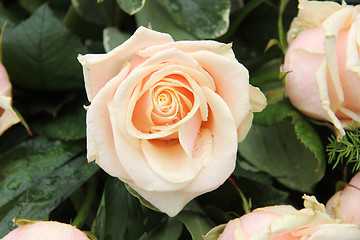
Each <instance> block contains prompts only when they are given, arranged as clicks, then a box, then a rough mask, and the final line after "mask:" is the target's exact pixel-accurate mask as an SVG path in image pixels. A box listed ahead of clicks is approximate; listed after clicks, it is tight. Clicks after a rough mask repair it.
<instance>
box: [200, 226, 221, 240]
mask: <svg viewBox="0 0 360 240" xmlns="http://www.w3.org/2000/svg"><path fill="white" fill-rule="evenodd" d="M225 227H226V224H221V225H219V226H216V227H214V228H213V229H211V230H210V231H209V232H208V233H207V234H206V235H205V236H204V240H217V239H218V238H219V235H220V234H221V233H222V232H223V231H224V229H225Z"/></svg>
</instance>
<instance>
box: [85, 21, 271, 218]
mask: <svg viewBox="0 0 360 240" xmlns="http://www.w3.org/2000/svg"><path fill="white" fill-rule="evenodd" d="M78 59H79V61H80V63H81V64H82V65H83V70H84V77H85V86H86V92H87V95H88V99H89V101H90V102H91V104H90V106H89V107H88V110H87V150H88V153H87V156H88V160H89V161H94V160H96V162H97V163H98V164H99V165H100V167H102V168H103V169H104V170H105V171H106V172H107V173H109V174H110V175H112V176H115V177H118V178H119V179H120V180H122V181H124V182H126V183H128V184H129V185H130V186H131V187H132V188H133V189H134V190H135V191H137V192H138V193H139V194H140V195H141V196H142V197H143V198H145V199H146V200H147V201H149V202H150V203H151V204H153V205H154V206H155V207H157V208H158V209H159V210H161V211H163V212H165V213H167V214H168V215H170V216H174V215H176V214H177V213H178V212H179V211H181V209H182V208H183V207H184V205H185V204H186V203H188V202H189V201H190V200H191V199H193V198H195V197H196V196H198V195H200V194H203V193H206V192H208V191H212V190H214V189H216V188H217V187H219V186H220V185H221V184H222V183H223V182H224V181H225V180H226V179H227V178H228V177H229V176H230V174H231V173H232V171H233V170H234V167H235V158H236V152H237V144H238V140H239V141H241V140H242V139H243V138H244V137H245V136H246V134H247V132H248V130H249V128H250V126H251V123H252V116H253V114H252V112H253V111H261V110H262V109H263V108H264V107H265V105H266V98H265V97H264V95H263V94H262V93H261V92H260V90H259V89H257V88H254V87H252V86H250V85H249V82H248V80H249V75H248V71H247V69H246V68H245V67H244V66H243V65H241V64H240V63H239V62H238V61H237V60H236V59H235V56H234V53H233V51H232V49H231V44H223V43H219V42H216V41H178V42H174V40H173V39H172V38H171V36H170V35H168V34H164V33H159V32H156V31H153V30H150V29H147V28H144V27H140V28H138V30H137V31H136V32H135V33H134V35H133V36H132V37H131V38H130V39H129V40H127V41H126V42H124V43H123V44H122V45H120V46H118V47H117V48H115V49H113V50H112V51H110V52H109V53H107V54H88V55H85V56H79V58H78Z"/></svg>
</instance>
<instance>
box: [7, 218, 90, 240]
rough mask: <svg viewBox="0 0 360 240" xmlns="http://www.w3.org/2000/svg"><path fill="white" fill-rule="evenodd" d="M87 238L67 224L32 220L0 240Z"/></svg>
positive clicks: (70, 239) (84, 239)
mask: <svg viewBox="0 0 360 240" xmlns="http://www.w3.org/2000/svg"><path fill="white" fill-rule="evenodd" d="M50 239H51V240H89V239H90V238H88V236H87V235H86V234H85V233H83V232H82V231H80V230H79V229H77V228H76V227H74V226H71V225H69V224H64V223H59V222H46V221H34V222H31V223H26V224H23V225H20V226H18V227H17V228H16V229H15V230H13V231H11V232H10V233H8V234H7V235H6V236H5V237H3V238H2V239H1V240H50Z"/></svg>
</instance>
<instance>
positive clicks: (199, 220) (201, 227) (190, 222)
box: [175, 210, 212, 240]
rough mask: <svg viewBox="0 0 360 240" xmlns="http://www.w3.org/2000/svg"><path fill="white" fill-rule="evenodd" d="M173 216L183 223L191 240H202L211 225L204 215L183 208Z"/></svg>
mask: <svg viewBox="0 0 360 240" xmlns="http://www.w3.org/2000/svg"><path fill="white" fill-rule="evenodd" d="M175 218H176V219H177V220H179V221H181V222H182V223H183V224H184V225H185V227H186V228H187V230H188V231H189V232H190V235H191V237H192V239H193V240H203V236H204V235H205V234H206V233H207V232H208V231H210V229H211V227H212V226H211V224H210V222H209V221H208V220H207V218H206V217H204V215H202V214H200V213H197V212H193V211H186V210H183V211H181V212H180V213H179V214H178V215H177V216H176V217H175Z"/></svg>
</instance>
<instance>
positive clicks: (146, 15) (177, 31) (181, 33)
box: [135, 0, 197, 40]
mask: <svg viewBox="0 0 360 240" xmlns="http://www.w3.org/2000/svg"><path fill="white" fill-rule="evenodd" d="M135 18H136V23H137V25H138V26H146V27H147V26H148V25H149V23H150V24H151V27H152V29H154V30H156V31H159V32H164V33H169V34H170V35H171V36H172V37H173V38H174V39H175V40H193V39H197V37H196V36H194V35H193V34H192V33H190V32H188V31H186V30H185V29H183V28H181V27H180V26H179V25H178V24H176V23H175V22H174V20H173V19H172V18H171V16H170V15H169V13H168V12H167V10H166V9H165V8H164V6H162V5H161V3H159V2H158V1H156V0H151V1H146V3H145V5H144V7H143V9H142V10H141V11H140V12H138V13H137V14H135Z"/></svg>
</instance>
